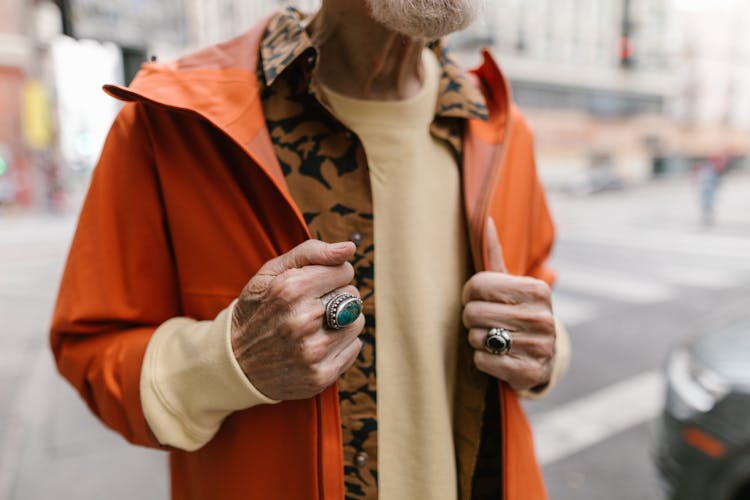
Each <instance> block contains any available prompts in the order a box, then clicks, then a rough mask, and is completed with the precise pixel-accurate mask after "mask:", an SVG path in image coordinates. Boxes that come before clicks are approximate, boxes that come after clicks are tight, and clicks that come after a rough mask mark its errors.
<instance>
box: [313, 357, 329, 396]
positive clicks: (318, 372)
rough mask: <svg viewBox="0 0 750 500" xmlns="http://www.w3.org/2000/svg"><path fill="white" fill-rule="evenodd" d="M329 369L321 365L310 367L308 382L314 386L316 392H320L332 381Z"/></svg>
mask: <svg viewBox="0 0 750 500" xmlns="http://www.w3.org/2000/svg"><path fill="white" fill-rule="evenodd" d="M331 371H332V370H331V369H330V367H328V366H326V365H323V364H322V363H318V364H315V365H313V366H312V367H311V372H310V381H311V382H312V384H313V385H314V386H315V388H316V390H317V391H318V392H320V391H322V390H323V389H325V388H326V387H328V386H329V385H331V382H332V381H333V380H334V379H333V378H332V377H331Z"/></svg>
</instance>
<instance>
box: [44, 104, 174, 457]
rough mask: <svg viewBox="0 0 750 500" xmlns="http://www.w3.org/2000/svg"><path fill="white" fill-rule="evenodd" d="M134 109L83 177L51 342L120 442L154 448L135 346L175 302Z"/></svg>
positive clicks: (148, 153)
mask: <svg viewBox="0 0 750 500" xmlns="http://www.w3.org/2000/svg"><path fill="white" fill-rule="evenodd" d="M143 113H144V110H143V109H142V108H141V105H139V104H126V105H125V106H124V108H123V109H122V110H121V112H120V114H119V115H118V117H117V119H116V120H115V122H114V124H113V126H112V128H111V130H110V132H109V135H108V137H107V140H106V142H105V145H104V149H103V151H102V155H101V158H100V160H99V164H98V165H97V167H96V169H95V171H94V174H93V176H92V180H91V185H90V187H89V191H88V194H87V196H86V200H85V202H84V205H83V209H82V212H81V215H80V218H79V222H78V228H77V230H76V233H75V236H74V238H73V242H72V245H71V248H70V253H69V255H68V260H67V264H66V267H65V271H64V274H63V278H62V282H61V284H60V289H59V294H58V299H57V304H56V306H55V310H54V313H53V318H52V325H51V336H50V341H51V347H52V351H53V353H54V356H55V360H56V362H57V366H58V369H59V371H60V373H61V374H62V375H63V376H64V377H65V378H67V379H68V380H69V381H70V383H71V384H72V385H73V386H74V387H75V388H76V389H77V390H78V392H79V393H80V395H81V396H82V397H83V399H84V400H85V401H86V403H87V404H88V406H89V407H90V409H91V410H92V411H93V412H94V413H95V414H96V415H97V416H98V417H99V418H100V419H101V420H102V421H103V422H104V423H105V424H106V425H107V426H109V427H110V428H112V429H113V430H115V431H117V432H119V433H120V434H122V435H123V436H124V437H125V438H126V439H127V440H128V441H130V442H132V443H136V444H140V445H145V446H158V442H157V441H156V440H155V439H154V437H153V435H152V434H151V432H150V430H149V428H148V425H147V423H146V420H145V418H144V414H143V411H142V409H141V402H140V393H139V381H140V374H141V365H142V361H143V357H144V352H145V350H146V347H147V345H148V342H149V339H150V338H151V335H152V334H153V332H154V330H155V328H156V327H157V326H158V325H160V324H161V323H163V322H164V321H166V320H167V319H169V318H172V317H174V316H177V315H178V313H179V310H180V305H179V298H178V293H177V277H176V273H175V268H174V264H173V261H172V258H171V249H170V243H169V240H168V236H167V234H168V232H167V230H166V227H165V215H164V209H163V204H162V201H161V193H160V188H159V180H158V176H157V172H156V169H155V164H154V159H153V155H152V148H151V142H150V139H149V137H150V136H149V132H148V129H147V126H146V120H145V119H144V117H143Z"/></svg>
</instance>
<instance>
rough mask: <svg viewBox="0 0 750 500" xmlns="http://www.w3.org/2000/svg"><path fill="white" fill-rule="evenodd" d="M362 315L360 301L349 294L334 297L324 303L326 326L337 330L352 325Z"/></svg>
mask: <svg viewBox="0 0 750 500" xmlns="http://www.w3.org/2000/svg"><path fill="white" fill-rule="evenodd" d="M361 313H362V301H361V300H360V299H359V297H356V296H354V295H352V294H350V293H341V294H338V295H334V296H333V297H331V299H330V300H328V302H327V303H326V321H325V323H326V326H327V327H328V328H330V329H331V330H338V329H340V328H344V327H345V326H349V325H351V324H352V323H354V322H355V321H356V320H357V318H359V315H360V314H361Z"/></svg>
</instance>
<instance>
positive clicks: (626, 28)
mask: <svg viewBox="0 0 750 500" xmlns="http://www.w3.org/2000/svg"><path fill="white" fill-rule="evenodd" d="M630 4H631V0H623V1H622V21H621V25H620V66H621V67H622V68H623V69H631V68H632V67H633V39H632V35H633V21H632V18H631V16H630Z"/></svg>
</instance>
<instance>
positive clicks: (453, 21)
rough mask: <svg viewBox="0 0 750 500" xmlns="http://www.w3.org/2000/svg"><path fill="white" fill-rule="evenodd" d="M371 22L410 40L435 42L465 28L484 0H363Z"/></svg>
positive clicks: (474, 17)
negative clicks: (370, 16) (372, 20)
mask: <svg viewBox="0 0 750 500" xmlns="http://www.w3.org/2000/svg"><path fill="white" fill-rule="evenodd" d="M365 1H366V3H367V6H368V7H369V8H370V12H371V14H372V17H373V19H375V21H377V22H379V23H380V24H382V25H383V26H385V27H387V28H390V29H392V30H393V31H396V32H398V33H401V34H404V35H406V36H409V37H411V38H417V39H424V40H435V39H437V38H440V37H443V36H445V35H448V34H450V33H453V32H455V31H459V30H462V29H464V28H466V27H467V26H469V25H470V24H471V23H472V21H474V19H476V17H477V15H478V14H479V12H480V11H481V10H482V7H483V6H484V0H365Z"/></svg>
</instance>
